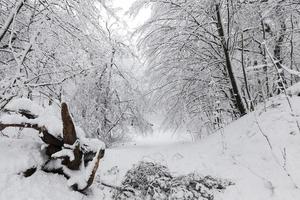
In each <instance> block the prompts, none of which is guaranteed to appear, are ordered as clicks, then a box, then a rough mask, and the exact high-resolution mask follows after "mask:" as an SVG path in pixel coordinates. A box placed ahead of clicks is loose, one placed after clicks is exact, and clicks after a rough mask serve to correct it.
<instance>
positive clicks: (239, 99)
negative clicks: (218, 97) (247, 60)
mask: <svg viewBox="0 0 300 200" xmlns="http://www.w3.org/2000/svg"><path fill="white" fill-rule="evenodd" d="M215 6H216V7H215V9H216V14H217V29H218V33H219V37H220V39H221V45H222V48H223V51H224V56H225V61H226V68H227V72H228V75H229V79H230V82H231V86H232V91H233V95H234V98H235V106H236V108H237V110H238V111H239V114H240V116H243V115H245V114H246V108H245V105H244V103H243V100H242V97H241V94H240V91H239V88H238V85H237V82H236V79H235V76H234V73H233V69H232V63H231V58H230V55H229V49H228V43H227V41H226V39H225V33H224V27H223V23H222V17H221V11H220V5H219V4H216V5H215Z"/></svg>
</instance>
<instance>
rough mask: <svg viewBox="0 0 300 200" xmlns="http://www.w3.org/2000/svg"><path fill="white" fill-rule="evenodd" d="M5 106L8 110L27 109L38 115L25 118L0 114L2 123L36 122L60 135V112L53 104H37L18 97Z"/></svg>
mask: <svg viewBox="0 0 300 200" xmlns="http://www.w3.org/2000/svg"><path fill="white" fill-rule="evenodd" d="M5 108H6V109H7V110H10V111H19V110H28V111H30V112H31V113H32V114H34V115H36V116H38V117H37V118H35V119H27V118H26V117H22V116H18V115H7V114H5V115H2V116H1V117H0V121H1V122H2V123H31V124H38V125H39V126H40V127H42V126H45V127H46V129H47V130H48V131H49V133H50V134H52V135H54V136H56V137H57V136H61V133H62V121H61V117H60V112H59V111H57V109H56V108H55V107H54V106H45V108H44V107H42V106H39V105H38V104H37V103H35V102H33V101H31V100H29V99H26V98H19V99H14V100H12V101H11V102H9V103H8V104H7V105H6V106H5Z"/></svg>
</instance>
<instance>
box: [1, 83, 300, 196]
mask: <svg viewBox="0 0 300 200" xmlns="http://www.w3.org/2000/svg"><path fill="white" fill-rule="evenodd" d="M299 88H300V85H299V84H298V85H296V86H294V87H292V88H290V89H289V90H288V91H290V95H291V96H290V97H289V98H290V101H291V103H292V106H293V109H294V112H293V114H291V110H290V108H289V106H288V102H287V100H286V97H285V96H284V95H282V96H277V97H273V98H272V99H270V100H269V101H268V102H266V104H264V105H261V106H259V107H258V108H257V109H256V111H255V112H253V113H250V114H248V115H246V116H244V117H243V118H241V119H239V120H237V121H235V122H234V123H232V124H230V125H228V126H227V127H225V128H224V129H222V130H220V131H219V132H217V133H215V134H213V135H210V136H208V137H206V138H203V139H202V140H200V141H198V142H195V143H192V142H190V141H188V140H180V141H173V142H164V143H160V144H155V145H154V142H153V141H150V142H148V143H147V141H148V139H149V137H148V138H144V141H143V139H142V138H138V140H137V145H136V146H134V145H130V146H128V145H124V146H119V147H115V148H112V149H106V151H105V156H104V158H103V159H101V160H100V164H99V168H98V170H99V171H98V172H97V174H98V176H97V177H96V179H95V181H94V184H93V185H92V187H91V188H90V190H89V192H88V195H87V196H85V195H83V194H80V193H78V192H74V191H72V190H71V189H70V188H69V187H68V184H69V185H70V184H72V183H75V182H80V180H83V179H82V176H83V175H84V176H86V175H87V174H88V171H87V173H86V174H82V173H81V174H78V176H77V178H76V176H72V177H74V180H69V181H68V180H66V179H65V178H64V177H63V176H60V175H56V174H48V173H45V172H42V171H40V170H38V171H37V172H36V173H35V174H33V175H32V176H31V177H28V178H24V177H23V176H21V175H18V173H19V172H21V171H23V170H25V169H26V168H29V167H30V166H38V165H40V164H41V163H42V162H43V159H42V157H41V156H40V146H41V144H40V143H38V142H35V141H32V140H31V139H30V138H28V139H26V138H22V140H20V139H11V138H6V137H2V136H1V137H0V146H1V151H0V163H1V165H0V199H11V200H15V199H16V200H20V199H33V200H35V199H49V200H52V199H53V200H54V199H72V200H81V199H91V200H93V199H108V200H109V199H111V192H110V189H109V188H107V187H104V186H102V185H101V181H103V182H105V183H109V184H112V185H120V183H121V181H122V179H123V177H124V175H125V173H126V171H127V170H129V169H130V168H131V167H132V166H133V164H136V163H138V162H139V161H154V162H159V163H161V164H163V165H167V166H168V168H169V169H170V171H171V172H172V174H174V175H184V174H189V173H191V172H198V173H200V174H202V175H211V176H214V177H219V178H224V179H229V180H230V181H232V182H234V183H235V185H233V186H230V187H228V188H227V189H226V190H225V191H224V192H222V193H218V194H216V196H215V197H216V198H215V199H217V200H298V199H300V189H299V188H297V187H300V170H299V169H300V159H299V155H300V145H299V144H300V132H299V130H298V128H297V125H296V120H298V121H300V117H299V116H300V97H298V96H297V95H298V94H297V92H295V91H300V89H299ZM167 135H169V136H170V138H171V136H172V134H167ZM161 138H164V141H168V137H167V136H162V137H161ZM170 140H171V141H172V140H173V139H170ZM93 142H95V145H94V146H96V147H97V148H98V149H99V148H103V147H104V146H101V145H103V144H102V143H101V142H99V143H97V142H96V140H95V141H93ZM90 143H92V142H90ZM90 143H89V144H90ZM92 162H93V161H91V163H92ZM91 166H92V165H91ZM100 178H101V179H100Z"/></svg>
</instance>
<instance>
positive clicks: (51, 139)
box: [0, 99, 105, 192]
mask: <svg viewBox="0 0 300 200" xmlns="http://www.w3.org/2000/svg"><path fill="white" fill-rule="evenodd" d="M9 127H15V128H30V129H34V130H36V131H38V134H39V137H40V138H41V139H42V141H43V142H44V143H45V146H44V148H43V149H44V150H43V153H44V154H46V155H47V157H48V160H47V161H46V162H45V164H44V165H43V166H40V168H41V169H42V170H44V171H46V172H52V173H59V174H62V175H64V176H65V177H66V178H67V179H68V182H67V183H68V185H69V186H70V187H71V188H72V189H74V190H76V191H80V192H82V191H84V190H85V189H87V188H88V187H89V186H91V184H92V183H93V180H94V177H95V174H96V171H97V169H98V167H99V163H100V159H101V158H103V156H104V153H105V150H104V149H105V145H104V143H103V142H102V141H100V140H98V139H89V138H85V137H84V136H83V134H79V133H80V129H79V128H77V127H75V126H74V123H73V120H72V117H71V116H70V114H69V110H68V106H67V104H66V103H62V105H61V119H59V117H57V116H55V115H53V113H50V112H49V111H48V110H47V109H45V108H43V107H41V106H39V105H37V104H35V103H34V102H33V101H31V100H29V99H16V100H13V101H11V102H10V103H9V104H7V105H6V107H5V109H4V113H2V115H1V117H0V131H2V130H4V129H6V128H9ZM76 130H78V131H79V133H77V132H76ZM35 171H36V168H30V169H28V170H26V171H25V172H24V173H23V174H24V176H26V177H28V176H30V175H32V174H33V173H34V172H35Z"/></svg>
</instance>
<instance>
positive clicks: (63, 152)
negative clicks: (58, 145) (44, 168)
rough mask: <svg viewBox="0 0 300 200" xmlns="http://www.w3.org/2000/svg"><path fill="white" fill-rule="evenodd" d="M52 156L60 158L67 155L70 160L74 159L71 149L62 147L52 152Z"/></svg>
mask: <svg viewBox="0 0 300 200" xmlns="http://www.w3.org/2000/svg"><path fill="white" fill-rule="evenodd" d="M51 157H52V158H62V157H68V158H69V160H70V161H73V160H74V159H75V156H74V153H73V150H72V149H62V150H60V151H58V152H56V153H55V154H52V156H51Z"/></svg>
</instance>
